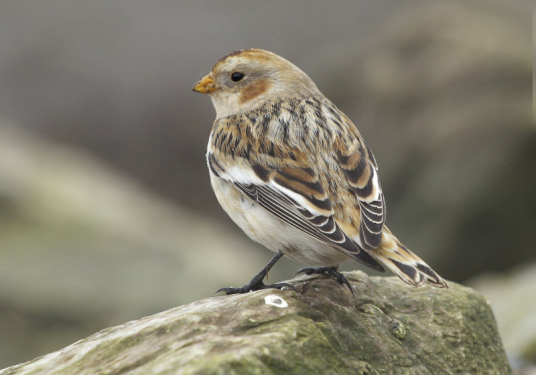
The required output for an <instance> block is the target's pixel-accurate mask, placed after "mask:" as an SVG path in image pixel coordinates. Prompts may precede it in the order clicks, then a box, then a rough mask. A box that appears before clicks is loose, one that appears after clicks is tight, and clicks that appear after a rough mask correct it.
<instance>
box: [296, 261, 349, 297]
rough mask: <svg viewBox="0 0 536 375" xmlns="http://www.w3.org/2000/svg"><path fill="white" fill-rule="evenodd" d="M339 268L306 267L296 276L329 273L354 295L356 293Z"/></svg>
mask: <svg viewBox="0 0 536 375" xmlns="http://www.w3.org/2000/svg"><path fill="white" fill-rule="evenodd" d="M338 269H339V266H327V267H326V266H325V267H304V268H301V269H300V270H298V272H296V275H298V274H300V273H305V274H306V275H312V274H323V273H327V274H328V275H331V276H333V277H335V279H337V281H338V282H339V283H341V284H345V285H347V286H348V288H350V291H351V292H352V294H354V291H353V290H352V287H351V286H350V282H349V281H348V279H347V278H346V277H344V275H343V274H342V273H340V272H339V271H338Z"/></svg>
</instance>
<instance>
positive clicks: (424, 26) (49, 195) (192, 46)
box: [0, 0, 536, 374]
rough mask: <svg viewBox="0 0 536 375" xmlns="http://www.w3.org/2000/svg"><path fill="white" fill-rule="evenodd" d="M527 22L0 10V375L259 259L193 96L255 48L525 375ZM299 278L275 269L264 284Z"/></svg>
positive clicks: (447, 8)
mask: <svg viewBox="0 0 536 375" xmlns="http://www.w3.org/2000/svg"><path fill="white" fill-rule="evenodd" d="M532 16H533V15H532V4H531V2H530V1H529V0H526V1H508V0H504V1H499V0H481V1H478V0H459V1H455V0H452V1H448V2H446V1H435V2H429V1H424V0H406V1H404V2H401V1H396V0H389V1H387V0H382V1H377V0H359V1H330V2H327V1H326V2H321V1H316V2H310V1H305V0H302V1H293V2H246V1H226V2H215V1H214V2H213V1H206V0H195V1H194V0H190V1H186V0H185V1H171V0H157V1H127V0H123V1H121V0H116V1H113V2H111V1H106V0H93V1H76V2H74V1H68V0H47V1H39V0H33V1H32V0H29V1H24V2H22V1H19V0H3V1H2V2H1V3H0V368H4V367H7V366H10V365H14V364H17V363H20V362H23V361H27V360H30V359H32V358H34V357H36V356H39V355H42V354H45V353H48V352H51V351H54V350H57V349H60V348H62V347H64V346H66V345H69V344H71V343H73V342H74V341H76V340H78V339H81V338H84V337H86V336H88V335H90V334H92V333H94V332H96V331H98V330H100V329H103V328H106V327H109V326H113V325H118V324H121V323H124V322H126V321H128V320H132V319H139V318H141V317H143V316H146V315H150V314H154V313H157V312H160V311H163V310H165V309H168V308H171V307H174V306H178V305H181V304H185V303H188V302H191V301H194V300H198V299H202V298H206V297H210V296H212V295H213V293H214V291H215V290H217V289H218V288H220V287H224V286H230V285H234V286H241V285H243V284H244V283H246V282H247V281H248V280H249V279H250V278H251V277H252V276H253V275H254V274H255V273H257V272H258V271H259V270H260V269H261V268H262V267H263V266H264V265H265V263H266V262H267V261H268V260H269V259H270V258H271V256H272V255H273V254H272V253H271V252H269V251H268V250H265V249H263V248H261V247H259V246H258V245H256V244H254V243H253V242H252V241H250V240H249V239H248V238H247V237H246V236H245V235H244V234H243V233H242V232H241V231H240V230H239V229H238V227H236V226H235V225H234V224H233V223H232V221H231V220H230V219H229V218H228V217H227V216H226V214H225V213H224V212H223V210H222V209H221V208H220V206H219V205H218V203H217V201H216V199H215V197H214V195H213V193H212V190H211V187H210V183H209V176H208V171H207V167H206V162H205V157H204V155H205V150H206V143H207V141H208V136H209V132H210V129H211V125H212V122H213V120H214V115H215V113H214V110H213V107H212V104H211V102H210V100H209V98H208V97H206V96H202V95H199V94H196V93H193V92H191V91H190V90H191V87H192V86H193V84H194V83H195V82H196V81H197V80H198V79H199V78H201V77H202V76H203V75H204V74H206V73H208V72H209V71H210V69H211V68H212V65H213V64H214V63H215V62H216V61H217V60H218V59H219V58H221V57H223V56H224V55H226V54H228V53H230V52H232V51H234V50H238V49H243V48H250V47H256V48H264V49H268V50H271V51H273V52H275V53H277V54H280V55H282V56H284V57H285V58H287V59H289V60H290V61H292V62H293V63H295V64H296V65H297V66H299V67H300V68H301V69H302V70H304V71H305V72H306V73H308V74H309V75H310V76H311V77H312V79H313V80H314V81H315V82H316V83H317V85H318V86H319V88H320V90H321V91H322V92H323V93H324V94H325V95H326V96H327V97H328V98H330V99H331V100H332V101H333V102H335V104H336V105H337V106H338V107H339V108H340V109H342V110H343V111H344V112H345V113H346V114H347V115H348V116H349V117H350V118H351V119H352V120H353V121H354V123H355V124H356V125H357V126H358V127H359V129H360V131H361V134H362V135H363V136H364V138H365V139H366V140H367V143H368V145H369V146H370V147H371V148H372V150H373V151H374V153H375V155H376V159H377V160H378V163H379V165H380V175H381V178H382V185H383V187H384V190H385V194H386V197H387V204H388V219H387V222H388V225H389V227H390V228H391V230H392V231H393V232H394V233H395V234H396V235H397V237H398V238H399V239H401V240H402V242H403V243H404V244H406V245H407V246H408V247H409V248H411V249H412V250H414V251H415V252H416V253H418V254H419V255H421V256H422V257H423V258H424V259H425V260H426V261H427V263H429V264H430V265H432V266H433V268H434V269H435V270H436V271H438V272H439V273H440V274H441V275H442V276H444V277H445V278H446V279H448V280H452V281H454V282H458V283H463V284H465V285H468V286H471V287H474V288H476V289H477V290H479V291H480V292H482V293H483V294H484V295H486V296H487V297H488V298H489V299H490V301H491V303H492V306H493V308H494V311H495V314H496V317H497V320H498V324H499V328H500V331H501V334H502V337H503V341H504V344H505V346H506V348H507V350H508V354H509V356H510V358H511V361H512V363H513V364H514V366H515V367H516V369H518V373H523V371H525V373H526V374H528V373H529V371H530V370H529V368H530V363H531V362H532V363H535V362H536V252H535V248H536V246H535V244H534V240H533V238H534V232H535V231H536V166H535V165H536V164H535V163H536V127H535V123H534V120H533V112H532V107H531V106H532V97H533V96H532V82H533V81H532V80H533V78H532V72H533V55H532V44H531V41H532V36H533V35H532V34H533V31H532V29H531V27H532ZM301 266H303V265H301V264H298V263H295V262H293V261H290V260H282V261H281V262H280V263H278V265H277V266H276V267H275V269H274V270H273V271H272V272H270V279H269V280H270V281H271V282H275V281H279V280H284V279H289V278H292V277H293V275H294V272H295V271H296V270H297V269H298V268H299V267H301ZM343 269H344V270H350V269H362V270H364V269H363V268H361V266H360V265H358V264H357V263H352V262H350V263H347V264H345V265H344V267H343ZM364 271H367V272H368V270H364Z"/></svg>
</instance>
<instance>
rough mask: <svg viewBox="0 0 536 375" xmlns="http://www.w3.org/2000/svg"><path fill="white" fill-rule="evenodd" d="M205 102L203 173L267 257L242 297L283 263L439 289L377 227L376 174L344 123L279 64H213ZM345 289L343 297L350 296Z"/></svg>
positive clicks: (253, 58)
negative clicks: (386, 276) (209, 112)
mask: <svg viewBox="0 0 536 375" xmlns="http://www.w3.org/2000/svg"><path fill="white" fill-rule="evenodd" d="M193 90H194V91H197V92H199V93H203V94H208V95H210V97H211V98H212V102H213V104H214V107H215V108H216V121H215V122H214V125H213V128H212V132H211V134H210V138H209V141H208V152H207V163H208V168H209V170H210V179H211V182H212V187H213V189H214V192H215V194H216V197H217V198H218V201H219V203H220V204H221V206H222V207H223V209H224V210H225V211H226V212H227V214H228V215H229V216H230V217H231V219H233V220H234V222H235V223H236V224H237V225H238V226H239V227H240V228H242V230H243V231H244V232H245V233H246V234H247V235H248V236H249V237H250V238H251V239H252V240H254V241H256V242H258V243H260V244H262V245H264V246H266V247H267V248H268V249H270V250H272V251H274V252H275V253H276V255H275V256H274V257H273V258H272V260H271V261H270V262H269V263H268V264H267V265H266V267H265V268H263V269H262V270H261V272H259V273H258V274H257V275H256V276H255V277H253V279H251V281H250V282H249V283H247V284H246V285H244V286H243V287H241V288H222V289H220V291H225V292H226V293H227V294H233V293H245V292H249V291H252V290H259V289H265V288H279V289H280V288H282V287H284V286H289V285H288V284H285V283H279V284H273V285H265V284H264V283H263V280H264V278H265V277H266V275H267V273H268V271H269V270H270V268H271V267H272V266H273V265H274V264H275V263H276V262H277V260H279V259H280V258H281V257H282V256H287V257H289V258H292V259H295V260H298V261H300V262H303V263H306V264H308V265H311V266H317V267H311V268H303V269H301V270H300V271H298V273H300V272H304V273H306V274H313V273H327V274H331V275H333V276H335V277H336V278H337V280H338V281H339V282H340V283H344V284H346V285H348V286H350V284H349V283H348V281H347V280H346V278H345V277H344V276H343V275H342V274H341V273H339V272H338V271H337V268H338V265H339V264H340V263H342V262H345V261H348V260H351V259H354V260H357V261H359V262H361V263H363V264H365V265H367V266H369V267H371V268H373V269H375V270H378V271H381V272H385V269H384V267H387V268H389V269H390V270H391V271H393V272H394V273H395V274H396V275H398V276H399V277H400V278H401V279H402V280H403V281H405V282H406V283H408V284H410V285H414V286H422V285H424V284H426V283H429V284H431V285H433V286H436V287H440V288H447V287H448V284H447V283H446V282H445V280H443V279H442V278H441V277H440V276H439V275H438V274H437V273H435V272H434V271H433V270H432V269H431V268H430V267H429V266H428V265H427V264H426V263H425V262H424V261H422V260H421V259H420V258H419V257H418V256H417V255H415V254H414V253H412V252H411V251H410V250H408V249H407V248H406V247H405V246H404V245H402V243H400V242H399V241H398V239H397V238H396V237H395V236H394V235H393V234H392V233H391V232H390V231H389V229H388V228H387V227H386V226H385V216H386V211H385V201H384V196H383V193H382V188H381V185H380V180H379V177H378V166H377V164H376V160H375V159H374V156H373V155H372V152H371V151H370V149H369V148H368V147H367V146H366V145H365V142H364V141H363V138H362V137H361V135H360V134H359V131H358V130H357V128H356V127H355V125H354V124H353V123H352V122H351V121H350V119H349V118H348V117H347V116H346V115H345V114H344V113H342V112H341V111H340V110H339V109H338V108H337V107H335V105H334V104H333V103H331V102H330V101H329V100H328V99H327V98H326V97H325V96H324V95H322V93H321V92H320V91H319V90H318V88H317V87H316V85H315V84H314V82H313V81H312V80H311V78H309V77H308V76H307V75H306V74H305V73H304V72H303V71H301V70H300V69H299V68H298V67H296V66H295V65H293V64H292V63H290V62H289V61H287V60H285V59H284V58H282V57H280V56H278V55H276V54H274V53H271V52H268V51H264V50H260V49H246V50H242V51H237V52H233V53H231V54H230V55H228V56H225V57H223V58H222V59H221V60H219V61H218V62H217V63H216V65H214V67H213V68H212V71H211V72H210V73H209V74H208V75H207V76H205V77H203V78H202V79H201V80H200V81H199V82H198V83H197V84H196V85H195V86H194V87H193ZM350 289H351V288H350Z"/></svg>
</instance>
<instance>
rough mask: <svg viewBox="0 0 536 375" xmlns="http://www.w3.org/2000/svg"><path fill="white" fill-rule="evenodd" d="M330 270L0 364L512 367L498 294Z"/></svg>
mask: <svg viewBox="0 0 536 375" xmlns="http://www.w3.org/2000/svg"><path fill="white" fill-rule="evenodd" d="M346 276H347V277H348V279H349V280H350V282H351V284H352V287H353V290H354V293H355V297H354V296H353V295H352V294H351V293H350V291H349V290H348V289H347V288H345V287H343V286H341V285H339V284H337V282H336V281H335V280H333V279H332V278H329V277H324V276H318V275H317V276H312V277H308V278H307V277H305V276H302V277H299V278H297V279H294V280H292V281H291V282H290V283H291V284H293V285H294V286H295V287H296V289H297V291H292V290H283V291H279V290H264V291H260V292H254V293H249V294H246V295H234V296H221V297H213V298H207V299H204V300H201V301H198V302H194V303H191V304H189V305H184V306H181V307H177V308H174V309H171V310H168V311H165V312H162V313H160V314H157V315H153V316H149V317H146V318H144V319H141V320H138V321H132V322H129V323H126V324H124V325H121V326H117V327H114V328H109V329H105V330H103V331H101V332H99V333H96V334H94V335H93V336H90V337H88V338H87V339H84V340H80V341H78V342H76V343H74V344H73V345H71V346H69V347H67V348H65V349H62V350H60V351H57V352H54V353H51V354H48V355H46V356H44V357H40V358H37V359H35V360H33V361H30V362H28V363H25V364H22V365H18V366H14V367H10V368H7V369H5V370H3V371H0V375H22V374H49V373H54V374H79V375H83V374H302V373H303V374H305V373H306V374H320V373H321V374H339V375H340V374H385V373H388V374H511V370H510V367H509V365H508V361H507V359H506V355H505V353H504V350H503V347H502V343H501V340H500V338H499V335H498V333H497V327H496V324H495V320H494V318H493V313H492V311H491V308H490V306H489V303H488V301H487V300H486V299H485V298H484V297H482V296H481V295H479V294H477V293H476V292H474V291H473V290H471V289H469V288H466V287H463V286H460V285H457V284H452V285H451V289H449V290H439V289H433V288H430V287H424V288H421V289H415V288H410V287H407V286H405V285H403V284H402V283H401V282H400V281H399V280H398V279H395V278H385V277H371V278H369V277H368V276H366V275H365V274H364V273H362V272H352V273H348V274H346Z"/></svg>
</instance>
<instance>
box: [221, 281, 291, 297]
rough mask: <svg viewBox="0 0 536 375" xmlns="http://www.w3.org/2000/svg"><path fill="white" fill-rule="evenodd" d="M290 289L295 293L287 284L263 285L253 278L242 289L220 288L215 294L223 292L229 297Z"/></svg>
mask: <svg viewBox="0 0 536 375" xmlns="http://www.w3.org/2000/svg"><path fill="white" fill-rule="evenodd" d="M285 287H287V288H290V289H292V290H294V291H296V288H294V287H293V286H292V285H290V284H287V283H277V284H268V285H266V284H264V283H263V282H262V280H255V278H253V279H252V280H251V281H250V282H249V283H247V284H246V285H244V286H243V287H241V288H233V287H231V288H221V289H218V291H217V292H216V293H215V294H217V293H219V292H225V294H227V295H229V294H243V293H248V292H252V291H255V290H262V289H282V288H285Z"/></svg>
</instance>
